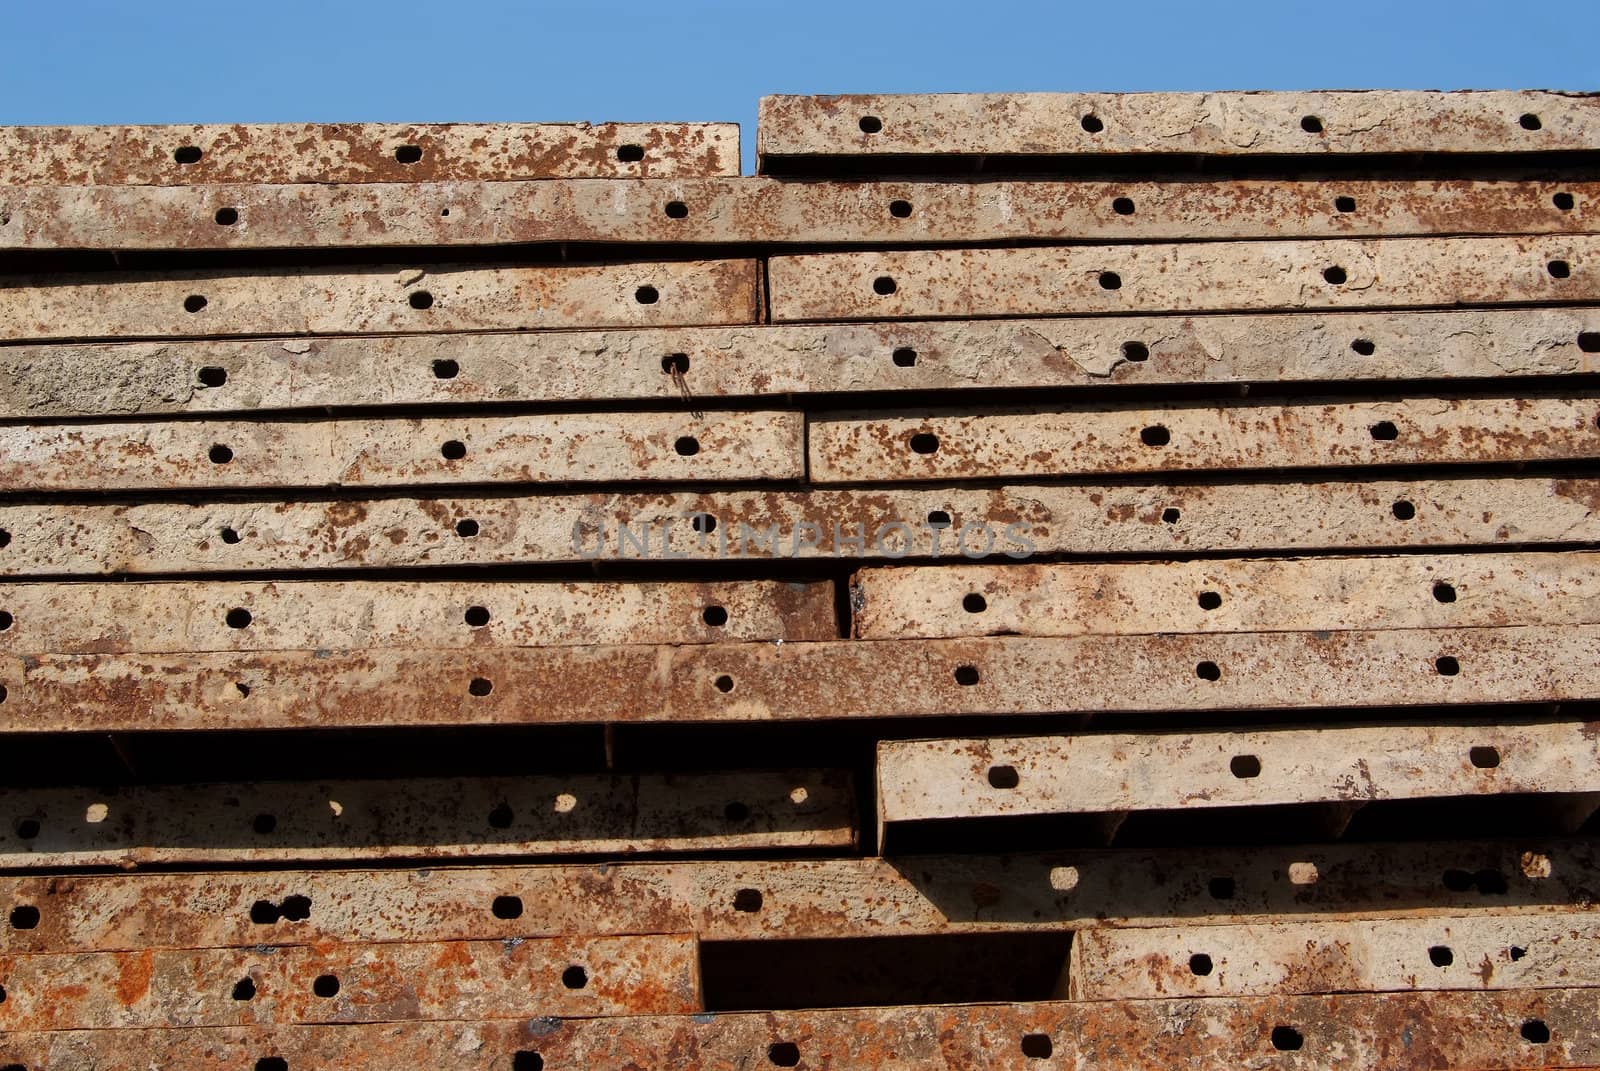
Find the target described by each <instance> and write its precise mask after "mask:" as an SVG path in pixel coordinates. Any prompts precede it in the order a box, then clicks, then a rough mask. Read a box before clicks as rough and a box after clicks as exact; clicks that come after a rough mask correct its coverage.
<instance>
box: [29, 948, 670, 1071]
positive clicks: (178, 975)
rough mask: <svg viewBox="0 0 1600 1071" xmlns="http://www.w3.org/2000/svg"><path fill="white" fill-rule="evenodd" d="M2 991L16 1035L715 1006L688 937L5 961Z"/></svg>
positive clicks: (643, 1012)
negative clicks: (707, 1001) (707, 1000)
mask: <svg viewBox="0 0 1600 1071" xmlns="http://www.w3.org/2000/svg"><path fill="white" fill-rule="evenodd" d="M0 983H3V984H4V986H5V992H6V999H5V1001H4V1002H3V1003H0V1032H4V1033H11V1032H13V1031H30V1030H41V1031H43V1030H110V1029H118V1030H121V1029H128V1028H133V1029H137V1028H140V1027H182V1028H194V1027H215V1026H251V1025H260V1026H263V1027H281V1026H286V1025H289V1024H295V1023H383V1022H396V1021H402V1022H416V1021H439V1020H462V1019H529V1018H535V1017H539V1016H546V1015H551V1016H561V1017H563V1018H566V1017H573V1018H590V1017H595V1016H614V1015H674V1014H685V1013H690V1012H695V1011H698V1010H699V1009H700V1007H701V1000H700V993H699V978H698V965H697V963H696V949H695V941H694V938H692V937H674V936H638V937H556V938H548V939H535V940H511V941H461V942H449V943H435V942H428V943H420V944H384V945H321V946H308V945H301V946H296V947H292V948H273V947H270V946H262V947H258V948H252V949H218V950H202V951H159V952H158V951H146V952H97V953H84V954H76V955H25V956H15V955H0ZM0 1044H3V1043H0ZM246 1066H248V1065H246Z"/></svg>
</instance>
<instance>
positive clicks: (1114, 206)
mask: <svg viewBox="0 0 1600 1071" xmlns="http://www.w3.org/2000/svg"><path fill="white" fill-rule="evenodd" d="M1111 211H1113V212H1115V213H1116V214H1117V215H1119V216H1131V215H1133V213H1134V211H1135V205H1134V203H1133V198H1132V197H1116V198H1113V199H1112V201H1111Z"/></svg>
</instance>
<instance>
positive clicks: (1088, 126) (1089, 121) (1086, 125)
mask: <svg viewBox="0 0 1600 1071" xmlns="http://www.w3.org/2000/svg"><path fill="white" fill-rule="evenodd" d="M1078 125H1079V126H1081V127H1083V129H1084V133H1087V134H1098V133H1100V131H1102V130H1104V129H1105V128H1106V124H1105V123H1104V122H1102V121H1101V119H1100V117H1099V116H1098V115H1095V114H1094V113H1093V112H1090V113H1089V114H1088V115H1086V116H1084V117H1083V118H1082V119H1080V120H1078Z"/></svg>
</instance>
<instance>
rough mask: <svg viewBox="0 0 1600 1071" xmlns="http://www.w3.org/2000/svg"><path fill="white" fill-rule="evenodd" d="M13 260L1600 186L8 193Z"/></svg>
mask: <svg viewBox="0 0 1600 1071" xmlns="http://www.w3.org/2000/svg"><path fill="white" fill-rule="evenodd" d="M0 204H3V205H4V206H5V207H6V211H7V212H8V213H9V214H10V219H9V221H8V222H7V223H5V224H0V249H172V248H183V249H305V248H334V247H342V248H352V247H378V246H400V245H418V246H430V247H448V246H493V245H507V244H524V243H534V242H648V243H661V244H666V243H717V244H730V243H742V242H759V243H763V244H776V243H807V244H818V245H821V244H841V243H864V242H865V243H896V244H908V243H925V242H995V241H1011V240H1017V239H1029V238H1049V239H1059V240H1063V241H1067V240H1073V241H1125V240H1130V239H1141V240H1146V241H1149V240H1157V241H1160V240H1173V241H1176V240H1183V239H1188V238H1193V237H1195V236H1196V235H1197V234H1200V235H1203V236H1204V237H1205V238H1207V239H1210V240H1219V239H1233V238H1348V237H1374V238H1376V237H1389V238H1396V237H1417V236H1423V235H1462V234H1581V233H1586V232H1592V231H1594V230H1596V229H1600V216H1596V215H1595V211H1594V208H1595V206H1596V205H1597V204H1600V184H1597V183H1593V182H1582V181H1578V182H1572V181H1551V180H1545V181H1501V182H1475V181H1463V180H1449V179H1446V180H1438V181H1429V182H1402V181H1372V180H1367V179H1354V180H1344V179H1337V180H1327V179H1324V180H1317V181H1299V182H1282V181H1251V180H1231V181H1227V180H1225V181H1205V180H1198V179H1197V180H1184V181H1175V182H1074V181H1056V182H905V181H891V182H874V183H854V182H780V181H774V180H771V179H763V178H728V179H654V180H643V181H637V182H619V181H617V180H616V179H573V180H567V181H536V182H506V181H486V182H485V181H480V182H459V181H457V182H418V183H405V184H397V183H387V184H338V185H329V184H320V183H319V184H316V185H304V186H275V185H273V186H267V185H205V186H176V187H157V186H82V185H63V186H33V187H27V186H15V187H10V188H7V187H3V186H0Z"/></svg>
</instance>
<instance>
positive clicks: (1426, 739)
mask: <svg viewBox="0 0 1600 1071" xmlns="http://www.w3.org/2000/svg"><path fill="white" fill-rule="evenodd" d="M1532 792H1543V793H1600V725H1596V724H1595V723H1592V722H1550V723H1521V722H1511V721H1507V722H1504V723H1495V724H1488V723H1475V724H1452V725H1426V726H1410V725H1391V726H1376V725H1331V726H1321V727H1318V728H1314V729H1266V730H1259V731H1254V732H1245V731H1240V730H1229V731H1219V730H1208V731H1202V732H1178V733H1164V734H1154V733H1145V734H1124V733H1104V734H1102V733H1095V734H1081V735H1075V736H1036V737H986V738H981V739H968V740H909V741H884V742H882V743H880V744H879V745H878V807H879V817H880V818H881V819H882V820H883V821H884V822H906V821H919V820H922V819H930V818H988V817H1000V816H1007V815H1020V814H1098V813H1105V812H1111V811H1158V810H1175V809H1186V808H1195V807H1260V806H1273V805H1284V804H1293V803H1352V802H1367V801H1372V800H1400V799H1425V798H1428V797H1444V796H1473V795H1502V794H1514V793H1532ZM1595 805H1600V796H1597V797H1596V800H1595ZM1591 809H1592V807H1591Z"/></svg>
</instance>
